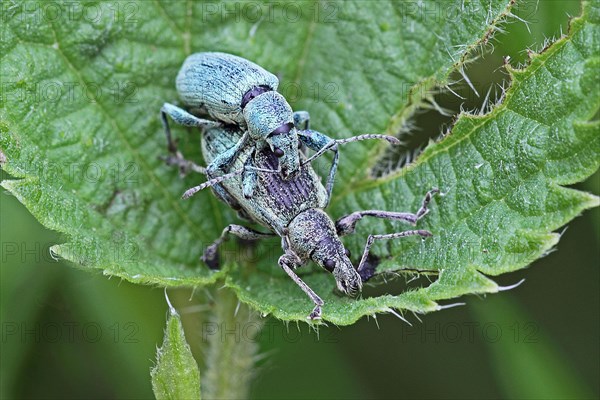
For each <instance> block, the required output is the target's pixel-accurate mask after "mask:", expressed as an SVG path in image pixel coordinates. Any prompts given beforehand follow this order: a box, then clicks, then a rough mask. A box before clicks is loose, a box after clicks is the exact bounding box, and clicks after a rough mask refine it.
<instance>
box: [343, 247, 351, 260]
mask: <svg viewBox="0 0 600 400" xmlns="http://www.w3.org/2000/svg"><path fill="white" fill-rule="evenodd" d="M344 252H345V253H346V257H348V258H350V257H351V256H352V253H350V250H348V249H346V248H344Z"/></svg>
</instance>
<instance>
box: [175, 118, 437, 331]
mask: <svg viewBox="0 0 600 400" xmlns="http://www.w3.org/2000/svg"><path fill="white" fill-rule="evenodd" d="M243 135H244V132H243V131H241V130H240V129H239V128H236V127H234V126H231V125H230V126H222V127H213V128H208V129H206V130H205V131H204V132H203V134H202V139H201V143H202V152H203V155H204V159H205V161H206V162H207V163H211V162H213V161H214V160H215V159H216V158H218V157H219V156H220V155H222V154H225V153H227V152H228V151H229V150H230V149H231V148H233V147H235V146H236V143H238V142H239V140H240V138H241V137H242V136H243ZM167 138H168V142H169V150H170V151H171V155H170V156H169V157H168V158H167V161H168V163H169V164H171V165H179V166H188V167H189V168H190V169H192V170H194V171H197V172H201V173H204V174H206V175H207V178H208V179H209V181H208V182H207V183H205V184H204V185H200V186H197V187H194V188H191V189H189V190H188V191H186V192H185V193H184V195H183V197H184V198H188V197H190V196H192V195H193V194H195V193H196V192H198V190H201V189H203V188H205V187H209V186H210V187H211V188H212V190H213V192H214V193H215V195H216V196H217V197H218V198H219V199H221V200H222V201H224V202H225V203H227V204H228V205H229V206H230V207H232V208H233V209H234V210H237V211H238V214H239V215H240V216H241V217H243V218H245V219H248V220H250V221H252V222H256V223H258V224H260V225H262V226H263V227H265V228H267V229H268V230H269V232H259V231H257V230H254V229H251V228H247V227H244V226H242V225H237V224H231V225H228V226H227V227H226V228H225V229H223V232H222V234H221V236H220V237H219V238H218V239H217V240H215V241H214V242H213V243H212V244H211V245H210V246H208V247H207V248H206V250H205V251H204V254H203V256H202V260H203V261H205V262H206V263H207V264H208V265H209V266H210V267H212V268H215V267H216V266H217V264H218V257H217V254H218V253H217V251H218V247H219V245H220V244H221V243H222V242H223V241H224V240H226V238H227V236H228V235H235V236H237V237H239V238H242V239H246V240H258V239H261V238H267V237H273V236H275V235H277V236H279V237H280V238H281V245H282V248H283V251H284V254H283V255H282V256H281V257H279V260H278V264H279V266H280V267H281V268H282V269H283V270H284V271H285V272H286V273H287V274H288V275H289V276H290V277H291V278H292V279H293V280H294V282H295V283H296V284H297V285H298V286H299V287H300V288H301V289H302V290H303V291H304V293H306V294H307V295H308V297H309V298H310V299H311V300H312V302H313V303H314V308H313V310H312V312H311V313H310V314H309V315H308V317H307V318H309V319H311V320H315V319H319V318H321V307H322V306H323V304H324V302H323V300H322V299H321V298H320V297H319V296H318V295H317V294H316V293H315V292H314V291H313V290H312V289H311V288H310V287H309V286H308V285H307V284H306V283H305V282H304V281H302V279H300V277H298V275H296V273H295V272H294V270H295V269H296V268H298V267H300V266H302V265H304V264H306V263H307V262H308V261H309V260H312V261H313V262H315V263H316V264H318V265H319V266H321V267H322V268H324V269H325V270H327V271H329V272H330V273H332V274H333V276H334V278H335V281H336V285H337V288H338V289H339V290H340V291H341V292H343V293H345V294H347V295H349V296H355V295H357V294H358V293H360V292H361V290H362V279H361V275H364V274H362V272H363V269H364V268H366V266H367V257H368V255H369V251H370V249H371V246H372V244H373V242H374V241H376V240H383V239H393V238H399V237H404V236H410V235H420V236H423V237H427V236H431V233H430V232H429V231H426V230H409V231H404V232H396V233H391V234H382V235H369V237H368V239H367V243H366V245H365V248H364V251H363V254H362V257H361V259H360V261H359V263H358V266H357V267H356V268H355V267H354V266H353V264H352V262H351V261H350V254H349V252H348V251H347V250H346V248H345V247H344V245H343V244H342V242H341V240H340V236H343V235H348V234H351V233H353V232H354V231H355V227H356V224H357V222H358V221H360V220H361V219H362V218H363V217H366V216H370V217H376V218H383V219H389V220H400V221H406V222H409V223H411V224H413V225H415V224H416V223H417V221H418V220H419V219H421V218H422V217H423V216H424V215H425V214H427V212H428V204H429V202H430V200H431V198H432V196H433V194H435V193H437V192H438V190H437V189H433V190H431V191H429V192H428V193H427V194H426V195H425V198H424V199H423V202H422V204H421V207H420V208H419V210H418V211H417V212H416V213H414V214H413V213H403V212H393V211H381V210H366V211H356V212H353V213H351V214H348V215H346V216H343V217H341V218H340V219H338V220H337V221H336V222H335V223H334V222H333V220H332V219H331V218H330V217H329V216H328V215H327V214H326V213H325V212H324V211H323V209H324V208H325V207H326V206H327V204H328V202H329V193H328V191H327V189H326V188H325V187H324V186H323V184H322V182H321V178H320V177H319V176H318V175H317V174H316V173H315V171H314V170H313V168H312V166H311V164H310V163H305V161H307V159H306V157H305V156H304V154H303V152H301V151H299V150H296V153H297V157H298V158H299V160H300V161H301V162H300V164H299V165H300V167H299V170H298V173H297V174H295V175H294V176H293V177H290V178H288V179H283V177H282V176H281V175H280V174H279V173H273V171H276V170H278V164H279V161H280V158H278V157H277V155H276V154H275V153H274V152H273V151H271V149H270V148H262V149H256V148H253V147H245V148H242V149H241V154H240V155H241V156H240V157H238V158H237V159H235V160H234V162H233V168H234V169H235V170H236V172H234V173H229V174H222V173H220V172H219V171H217V175H214V174H213V173H212V172H209V171H207V170H206V169H205V168H202V167H199V166H197V165H196V164H194V163H192V162H190V161H187V160H185V159H184V158H183V156H182V155H181V153H179V152H178V151H177V150H176V148H175V144H174V143H173V142H172V140H171V137H170V136H167ZM244 160H245V161H244ZM249 164H252V165H254V167H252V168H247V167H248V165H249ZM331 179H332V176H331V175H330V176H329V177H328V182H327V186H328V187H331V186H332V184H333V182H332V181H331ZM247 184H252V185H254V187H255V188H254V195H253V196H252V197H250V198H248V197H247V196H245V194H244V192H245V188H244V186H245V185H247Z"/></svg>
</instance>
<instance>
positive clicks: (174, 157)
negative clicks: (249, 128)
mask: <svg viewBox="0 0 600 400" xmlns="http://www.w3.org/2000/svg"><path fill="white" fill-rule="evenodd" d="M175 109H177V110H180V111H181V112H182V113H186V112H185V111H184V110H182V109H180V108H178V107H175V106H174V105H172V104H169V103H165V104H164V105H163V107H162V108H161V112H160V119H161V121H162V125H163V128H164V131H165V136H166V137H167V148H168V150H169V153H170V155H168V156H161V157H160V159H161V160H163V161H164V162H165V163H166V164H167V165H170V166H171V165H175V166H177V167H178V168H179V174H180V175H181V176H185V175H187V173H188V172H189V171H194V172H197V173H199V174H206V169H205V168H204V167H201V166H199V165H198V164H196V163H194V162H192V161H189V160H186V159H185V157H183V154H181V152H180V151H179V150H178V149H177V144H176V142H175V141H174V140H173V137H172V135H171V128H169V121H168V120H167V114H168V115H170V116H171V117H173V115H174V113H173V112H172V111H173V110H175ZM186 114H188V113H186ZM188 115H190V116H191V117H192V118H196V117H194V116H193V115H191V114H188ZM173 119H174V120H176V119H175V118H173ZM176 121H177V120H176ZM209 122H211V123H213V122H212V121H209ZM213 124H214V123H213Z"/></svg>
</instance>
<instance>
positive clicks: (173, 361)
mask: <svg viewBox="0 0 600 400" xmlns="http://www.w3.org/2000/svg"><path fill="white" fill-rule="evenodd" d="M150 374H151V375H152V389H153V390H154V395H155V396H156V398H157V399H200V371H199V370H198V365H197V364H196V360H194V357H193V356H192V351H191V350H190V346H189V345H188V344H187V342H186V341H185V335H184V334H183V326H182V325H181V319H180V318H179V315H178V314H177V312H176V311H175V309H174V308H172V307H170V313H169V317H168V318H167V328H166V330H165V339H164V342H163V345H162V346H161V347H160V348H159V349H158V352H157V354H156V366H155V367H154V368H153V369H152V371H151V373H150Z"/></svg>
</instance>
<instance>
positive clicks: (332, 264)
mask: <svg viewBox="0 0 600 400" xmlns="http://www.w3.org/2000/svg"><path fill="white" fill-rule="evenodd" d="M323 266H324V267H325V269H326V270H327V271H329V272H333V269H334V268H335V261H334V260H332V259H329V260H325V262H324V263H323Z"/></svg>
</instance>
